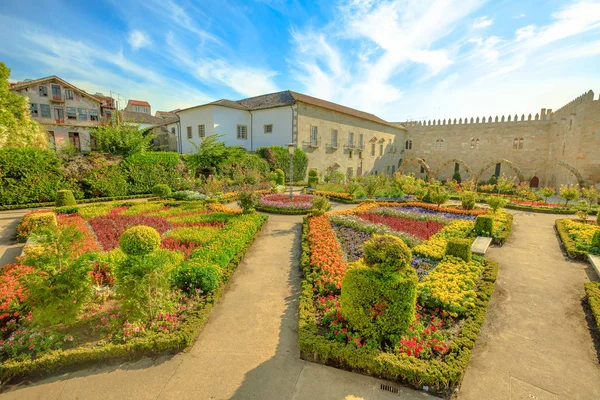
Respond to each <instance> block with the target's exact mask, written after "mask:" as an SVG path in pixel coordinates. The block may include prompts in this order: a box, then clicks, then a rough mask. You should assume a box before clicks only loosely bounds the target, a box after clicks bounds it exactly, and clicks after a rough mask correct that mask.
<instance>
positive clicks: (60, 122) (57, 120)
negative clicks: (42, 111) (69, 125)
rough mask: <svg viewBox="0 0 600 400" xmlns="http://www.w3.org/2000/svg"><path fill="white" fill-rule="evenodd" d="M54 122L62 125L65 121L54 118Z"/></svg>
mask: <svg viewBox="0 0 600 400" xmlns="http://www.w3.org/2000/svg"><path fill="white" fill-rule="evenodd" d="M55 121H56V123H57V124H64V123H65V119H64V118H55Z"/></svg>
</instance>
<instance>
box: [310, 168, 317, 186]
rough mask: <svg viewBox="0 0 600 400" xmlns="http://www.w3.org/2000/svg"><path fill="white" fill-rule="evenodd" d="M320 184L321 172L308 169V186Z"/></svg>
mask: <svg viewBox="0 0 600 400" xmlns="http://www.w3.org/2000/svg"><path fill="white" fill-rule="evenodd" d="M318 184H319V173H318V172H317V171H316V170H314V169H311V170H310V171H308V186H310V187H313V188H314V187H317V185H318Z"/></svg>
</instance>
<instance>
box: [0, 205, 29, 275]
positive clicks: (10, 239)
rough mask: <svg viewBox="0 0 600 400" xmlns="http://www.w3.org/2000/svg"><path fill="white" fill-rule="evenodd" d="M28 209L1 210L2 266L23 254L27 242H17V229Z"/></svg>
mask: <svg viewBox="0 0 600 400" xmlns="http://www.w3.org/2000/svg"><path fill="white" fill-rule="evenodd" d="M29 211H31V210H30V209H27V210H9V211H2V212H0V267H3V266H5V265H6V264H10V263H13V262H14V261H15V257H17V256H20V255H21V251H22V250H23V246H24V245H25V243H17V240H16V237H15V231H16V229H17V225H18V224H19V222H20V221H21V218H22V217H23V215H25V214H27V213H28V212H29Z"/></svg>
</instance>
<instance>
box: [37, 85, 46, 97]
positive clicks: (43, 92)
mask: <svg viewBox="0 0 600 400" xmlns="http://www.w3.org/2000/svg"><path fill="white" fill-rule="evenodd" d="M38 94H39V96H41V97H48V86H46V85H39V87H38Z"/></svg>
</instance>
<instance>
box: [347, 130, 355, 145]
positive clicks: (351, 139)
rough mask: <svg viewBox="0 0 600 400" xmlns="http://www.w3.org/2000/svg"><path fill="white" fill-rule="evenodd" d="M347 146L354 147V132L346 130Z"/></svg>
mask: <svg viewBox="0 0 600 400" xmlns="http://www.w3.org/2000/svg"><path fill="white" fill-rule="evenodd" d="M348 147H350V148H352V147H354V132H348Z"/></svg>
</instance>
